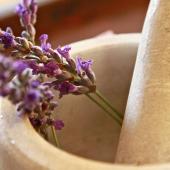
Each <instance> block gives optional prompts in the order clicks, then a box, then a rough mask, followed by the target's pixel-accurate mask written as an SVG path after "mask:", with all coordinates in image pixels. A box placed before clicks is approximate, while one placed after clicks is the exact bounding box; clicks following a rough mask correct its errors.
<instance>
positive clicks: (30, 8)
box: [16, 0, 38, 42]
mask: <svg viewBox="0 0 170 170" xmlns="http://www.w3.org/2000/svg"><path fill="white" fill-rule="evenodd" d="M37 10H38V5H37V3H36V2H35V1H34V0H23V3H21V4H19V5H18V6H17V8H16V12H17V14H18V16H19V17H20V23H21V26H22V27H24V28H25V31H23V32H22V35H23V37H25V38H27V39H29V40H30V41H32V42H34V39H35V34H36V30H35V27H34V24H35V23H36V20H37Z"/></svg>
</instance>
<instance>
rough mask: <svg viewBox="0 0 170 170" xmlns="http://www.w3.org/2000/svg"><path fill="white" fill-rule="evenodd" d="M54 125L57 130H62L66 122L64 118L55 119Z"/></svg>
mask: <svg viewBox="0 0 170 170" xmlns="http://www.w3.org/2000/svg"><path fill="white" fill-rule="evenodd" d="M53 126H54V127H55V129H56V130H61V129H62V128H63V127H64V122H63V121H62V120H55V121H54V122H53Z"/></svg>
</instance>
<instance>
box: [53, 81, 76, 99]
mask: <svg viewBox="0 0 170 170" xmlns="http://www.w3.org/2000/svg"><path fill="white" fill-rule="evenodd" d="M54 89H57V90H59V92H60V94H59V97H60V98H61V97H62V96H63V95H66V94H69V93H75V92H76V91H77V90H78V88H77V86H75V85H74V84H71V83H69V82H68V81H65V82H62V83H60V84H56V85H55V86H54Z"/></svg>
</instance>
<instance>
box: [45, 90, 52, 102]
mask: <svg viewBox="0 0 170 170" xmlns="http://www.w3.org/2000/svg"><path fill="white" fill-rule="evenodd" d="M44 96H45V97H46V98H47V99H48V100H52V99H53V98H54V94H53V93H52V92H51V91H50V90H47V91H45V92H44Z"/></svg>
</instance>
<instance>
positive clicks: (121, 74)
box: [0, 34, 170, 170]
mask: <svg viewBox="0 0 170 170" xmlns="http://www.w3.org/2000/svg"><path fill="white" fill-rule="evenodd" d="M138 40H139V35H134V34H128V35H119V36H116V35H115V36H114V37H111V38H101V39H97V40H94V39H91V40H85V41H82V42H78V43H76V44H73V54H74V55H76V54H81V55H82V56H87V58H89V57H90V58H91V57H92V56H93V57H94V59H95V63H96V64H95V63H94V69H95V71H96V73H97V77H100V76H102V77H103V79H106V80H107V77H104V76H103V73H102V72H103V70H107V69H109V70H110V73H108V76H110V81H109V82H108V83H107V85H108V86H106V85H105V84H103V83H104V82H103V81H104V80H102V79H100V78H101V77H100V78H98V85H99V88H100V89H101V90H102V91H103V92H104V93H105V95H106V96H108V97H109V98H110V99H111V100H112V101H114V103H115V106H116V107H117V108H118V109H119V110H120V111H122V112H124V109H125V105H126V99H127V95H128V91H129V86H130V81H131V76H132V72H133V66H134V61H135V56H136V51H137V46H138ZM104 60H107V61H108V62H107V63H105V61H104ZM103 63H105V64H103ZM113 71H114V72H113ZM104 75H105V74H104ZM115 88H116V89H115ZM115 94H116V95H117V96H115ZM69 98H70V100H71V101H69V99H63V100H65V101H63V103H64V102H66V103H67V104H69V102H72V105H73V106H74V107H72V109H73V110H74V108H75V110H76V111H77V110H78V109H79V108H78V107H79V106H78V105H80V106H81V107H83V104H85V105H86V107H84V110H88V108H87V106H88V107H89V109H92V110H90V111H88V112H86V114H87V118H86V117H85V116H84V117H82V118H81V116H80V115H81V113H80V114H79V113H77V114H78V115H76V113H74V112H73V111H72V112H71V113H72V114H73V115H72V116H73V117H71V118H69V117H66V114H68V110H69V109H70V108H71V104H69V105H68V107H67V108H66V107H65V108H64V106H63V104H62V103H61V108H60V111H61V115H63V118H64V117H65V118H67V120H68V123H72V120H70V119H72V118H76V116H78V117H79V118H77V119H79V120H78V121H79V122H80V123H83V124H84V122H83V121H85V122H86V123H87V125H90V126H91V124H90V123H89V124H88V120H89V121H91V119H92V118H95V120H96V121H97V122H95V121H94V125H93V127H92V128H96V126H95V123H97V124H98V122H100V123H101V119H103V122H104V123H103V125H104V126H106V124H107V123H108V122H110V123H113V127H111V133H112V130H113V138H114V139H115V143H116V141H117V137H118V135H119V129H118V128H117V125H116V124H115V123H114V122H111V120H110V118H109V117H107V116H106V115H104V114H103V113H102V112H101V111H99V110H97V109H96V106H93V105H92V103H90V102H88V101H86V99H83V98H82V99H80V101H76V103H75V101H74V100H75V99H73V98H72V97H69ZM82 102H83V103H82ZM84 102H85V103H84ZM0 103H1V109H0V115H2V116H1V119H0V170H160V169H161V170H163V169H170V165H159V166H158V165H153V166H139V167H138V166H128V165H127V166H125V165H123V166H121V165H115V164H111V163H104V162H99V161H93V160H90V159H86V158H82V157H79V156H76V155H73V154H70V153H68V152H66V151H63V150H61V149H57V148H55V147H54V146H52V145H51V144H49V143H48V142H46V141H45V140H44V139H43V138H41V137H40V136H39V135H38V134H37V133H36V132H35V131H34V129H33V128H32V126H31V125H30V123H29V122H28V120H27V119H26V118H23V119H21V118H18V117H17V116H16V114H15V107H14V106H12V105H11V104H10V102H9V101H7V100H4V99H1V101H0ZM82 111H83V110H82ZM83 112H84V111H83ZM80 118H81V119H80ZM110 123H109V126H111V125H110ZM87 125H85V124H84V127H85V129H84V130H86V131H87V130H89V131H92V129H87V128H86V127H88V126H87ZM68 126H70V127H71V125H68ZM74 126H75V125H73V127H72V128H73V129H71V132H72V134H71V135H72V136H73V139H69V138H71V137H70V136H71V135H70V136H69V137H68V138H67V139H66V140H65V139H64V138H66V137H67V135H68V133H67V132H68V130H66V131H67V132H64V130H63V132H62V133H64V134H62V133H61V134H60V139H61V140H62V142H64V141H65V143H64V144H63V147H64V148H66V147H67V146H68V144H67V141H68V140H70V141H73V140H74V132H73V131H72V130H76V129H75V127H74ZM79 128H81V129H80V131H79V130H78V131H77V134H79V135H80V137H79V138H78V140H79V141H78V142H81V138H82V137H83V135H82V134H81V133H80V132H81V130H83V127H81V126H80V127H79ZM97 130H99V128H98V129H96V131H97ZM71 132H70V133H71ZM90 133H91V132H90ZM106 134H107V133H106ZM86 135H88V133H87V134H86ZM101 135H102V136H104V137H106V136H105V134H104V133H103V132H102V133H101ZM89 137H91V136H89ZM78 142H77V143H75V144H74V143H72V145H70V147H73V145H76V146H80V147H82V146H83V145H86V143H83V145H82V146H81V145H80V144H79V143H78ZM111 147H112V146H109V148H110V149H112V148H111ZM114 147H115V146H114V145H113V158H114V155H115V149H114ZM66 150H69V148H66ZM106 151H107V150H106ZM77 154H79V153H77ZM97 154H100V153H98V152H97ZM94 155H95V154H94ZM84 156H87V157H88V155H84ZM90 156H91V155H90ZM95 158H96V157H95ZM104 158H105V157H104ZM104 158H102V159H104ZM97 159H99V157H98V158H97ZM100 159H101V158H100ZM100 159H99V160H100ZM109 159H110V158H109ZM106 161H108V159H107V160H106Z"/></svg>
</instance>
